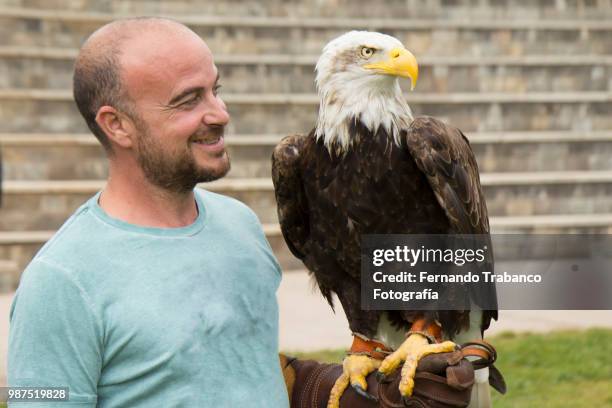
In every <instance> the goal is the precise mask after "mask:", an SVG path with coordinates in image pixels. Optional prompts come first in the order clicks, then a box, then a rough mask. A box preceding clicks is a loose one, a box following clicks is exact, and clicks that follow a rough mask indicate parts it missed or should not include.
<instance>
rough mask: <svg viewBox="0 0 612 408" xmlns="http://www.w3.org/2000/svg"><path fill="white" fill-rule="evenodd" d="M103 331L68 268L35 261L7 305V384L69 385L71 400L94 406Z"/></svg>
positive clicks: (51, 404)
mask: <svg viewBox="0 0 612 408" xmlns="http://www.w3.org/2000/svg"><path fill="white" fill-rule="evenodd" d="M103 336H104V332H103V327H102V323H101V320H100V318H99V316H96V313H95V310H94V308H93V307H92V304H91V300H90V299H89V297H88V295H87V293H85V292H84V290H83V288H81V287H80V285H79V284H78V282H76V281H75V280H74V279H73V278H72V277H71V274H70V273H68V272H67V271H65V270H63V269H62V268H61V267H59V266H57V265H52V264H49V263H47V262H45V261H44V260H35V261H33V262H32V263H31V264H30V265H29V266H28V268H27V269H26V271H25V272H24V273H23V275H22V278H21V282H20V285H19V288H18V290H17V294H16V296H15V299H14V300H13V305H12V307H11V313H10V331H9V352H8V383H9V386H10V387H69V401H70V403H69V406H79V407H95V406H96V399H97V395H96V394H97V392H96V390H97V384H98V378H99V375H100V371H101V368H102V350H103V346H102V345H103ZM64 404H66V405H68V404H67V403H63V404H62V403H60V404H58V403H53V402H51V403H49V406H50V407H59V406H64ZM36 406H37V407H40V406H42V405H39V404H36Z"/></svg>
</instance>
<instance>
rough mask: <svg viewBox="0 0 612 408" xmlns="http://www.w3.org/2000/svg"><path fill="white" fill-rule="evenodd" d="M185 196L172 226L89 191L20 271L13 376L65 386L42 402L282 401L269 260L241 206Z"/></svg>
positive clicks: (55, 407) (16, 381)
mask: <svg viewBox="0 0 612 408" xmlns="http://www.w3.org/2000/svg"><path fill="white" fill-rule="evenodd" d="M195 195H196V202H197V206H198V211H199V215H198V218H197V220H196V221H195V222H194V223H193V224H191V225H189V226H187V227H183V228H169V229H164V228H144V227H138V226H135V225H131V224H128V223H125V222H123V221H120V220H118V219H114V218H111V217H110V216H108V215H107V214H106V213H105V212H104V211H103V210H102V208H101V207H100V206H99V205H98V196H99V193H98V194H97V195H96V196H94V197H93V198H91V199H90V200H89V201H88V202H87V203H85V204H84V205H83V206H82V207H81V208H79V209H78V210H77V211H76V213H75V214H74V215H73V216H72V217H70V219H69V220H68V221H67V222H66V223H65V224H64V226H62V228H61V229H60V230H59V231H58V233H57V234H56V235H55V236H54V237H53V238H52V239H51V240H50V241H49V242H48V243H47V244H46V245H45V246H44V247H43V248H42V249H41V251H40V252H39V253H38V254H37V255H36V257H35V258H34V260H33V261H32V262H31V263H30V265H29V266H28V267H27V269H26V270H25V271H24V273H23V275H22V278H21V282H20V285H19V288H18V290H17V293H16V296H15V299H14V301H13V305H12V308H11V316H10V319H11V320H10V321H11V326H10V333H9V357H8V382H9V385H10V386H13V387H16V386H55V387H65V386H67V387H69V388H70V402H69V403H57V402H54V403H48V404H47V405H44V406H49V407H52V408H59V407H62V406H70V407H72V406H79V407H94V406H98V407H104V408H106V407H108V408H111V407H113V408H114V407H130V408H137V407H147V408H151V407H197V408H204V407H215V408H217V407H232V408H234V407H265V408H273V407H287V406H288V398H287V391H286V388H285V384H284V381H283V377H282V373H281V370H280V365H279V360H278V304H277V300H276V290H277V288H278V285H279V283H280V268H279V265H278V263H277V261H276V259H275V257H274V255H273V253H272V251H271V249H270V246H269V244H268V242H267V241H266V238H265V236H264V233H263V231H262V229H261V225H260V223H259V221H258V219H257V217H256V216H255V214H254V213H253V212H252V211H251V210H250V209H249V208H248V207H246V206H245V205H244V204H242V203H240V202H239V201H236V200H234V199H232V198H228V197H225V196H222V195H219V194H215V193H212V192H209V191H206V190H196V194H195ZM26 405H28V404H26ZM11 406H24V404H22V403H19V404H13V405H11ZM33 406H36V407H40V406H43V405H42V404H35V405H33Z"/></svg>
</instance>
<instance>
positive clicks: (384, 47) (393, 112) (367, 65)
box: [315, 31, 419, 154]
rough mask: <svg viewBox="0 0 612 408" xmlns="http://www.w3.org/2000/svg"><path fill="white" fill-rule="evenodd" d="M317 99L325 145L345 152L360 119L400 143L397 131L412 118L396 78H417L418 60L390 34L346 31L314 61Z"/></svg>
mask: <svg viewBox="0 0 612 408" xmlns="http://www.w3.org/2000/svg"><path fill="white" fill-rule="evenodd" d="M316 72H317V75H316V84H317V91H318V93H319V98H320V106H319V118H318V121H317V127H316V130H315V136H316V137H317V139H321V138H323V141H324V144H325V146H326V147H327V149H328V150H329V151H330V152H332V151H335V152H336V153H340V154H342V153H345V152H346V151H347V150H348V149H349V148H350V146H351V142H352V138H351V135H350V134H349V126H350V124H351V122H352V121H356V120H360V121H361V122H362V123H363V124H364V125H365V126H366V127H367V128H368V129H369V130H370V131H372V132H376V131H377V130H378V128H379V127H380V126H382V127H384V129H385V130H386V131H387V133H388V134H389V135H392V137H393V139H394V141H395V144H397V145H399V144H400V141H399V133H400V130H401V129H406V128H407V127H408V126H409V125H410V122H412V112H411V110H410V107H409V106H408V104H407V103H406V100H405V99H404V97H403V95H402V91H401V89H400V86H399V78H410V79H411V80H412V89H414V86H415V85H416V81H417V79H418V75H419V74H418V65H417V62H416V58H415V57H414V56H413V55H412V54H411V53H410V52H409V51H408V50H406V49H405V48H404V46H403V45H402V43H401V42H400V41H399V40H397V39H396V38H394V37H391V36H390V35H386V34H381V33H376V32H370V31H350V32H348V33H346V34H343V35H341V36H340V37H338V38H336V39H334V40H332V41H330V42H329V43H328V44H327V45H326V46H325V47H324V48H323V54H322V55H321V57H320V58H319V60H318V61H317V66H316Z"/></svg>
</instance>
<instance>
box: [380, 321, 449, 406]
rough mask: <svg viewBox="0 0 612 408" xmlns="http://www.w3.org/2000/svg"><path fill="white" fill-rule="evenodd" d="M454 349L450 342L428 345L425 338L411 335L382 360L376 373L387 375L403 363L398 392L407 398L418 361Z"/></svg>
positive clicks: (410, 393) (412, 385)
mask: <svg viewBox="0 0 612 408" xmlns="http://www.w3.org/2000/svg"><path fill="white" fill-rule="evenodd" d="M455 347H456V345H455V343H453V342H452V341H445V342H443V343H437V344H429V341H428V339H427V338H426V337H425V336H423V335H421V334H419V333H413V334H411V335H410V336H409V337H408V338H407V339H406V341H404V343H402V345H401V346H400V347H399V348H398V349H397V350H396V351H394V352H393V353H391V354H390V355H388V356H387V357H386V358H385V359H384V360H383V362H382V363H381V365H380V367H379V368H378V371H379V373H381V374H382V375H383V376H386V375H389V374H391V373H392V372H393V371H395V369H396V368H397V367H398V366H399V365H400V364H402V362H403V366H402V372H401V378H400V383H399V390H400V393H401V394H402V396H405V397H409V396H411V395H412V390H413V389H414V375H415V373H416V367H417V365H418V363H419V360H420V359H421V358H422V357H425V356H426V355H429V354H433V353H445V352H448V351H453V350H454V349H455Z"/></svg>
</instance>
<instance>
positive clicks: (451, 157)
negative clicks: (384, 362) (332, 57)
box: [272, 117, 496, 337]
mask: <svg viewBox="0 0 612 408" xmlns="http://www.w3.org/2000/svg"><path fill="white" fill-rule="evenodd" d="M400 136H401V137H400V140H401V143H402V145H401V146H397V145H395V143H394V142H393V138H392V137H391V136H390V135H388V134H387V133H386V132H385V131H384V129H382V128H380V129H379V130H378V131H377V133H376V134H373V133H372V132H370V131H369V130H368V129H366V128H365V127H364V126H363V125H361V123H360V122H359V121H355V125H354V126H353V128H352V129H351V137H352V145H351V148H350V149H348V150H347V151H346V152H345V153H344V154H336V153H330V152H329V151H328V149H327V148H326V147H325V146H324V145H323V143H322V142H320V141H317V140H316V139H315V136H314V132H311V133H310V134H309V135H308V136H300V135H294V136H288V137H286V138H284V139H283V140H282V141H281V142H280V143H279V145H278V146H277V147H276V149H275V151H274V154H273V158H272V162H273V164H272V176H273V181H274V186H275V191H276V199H277V203H278V215H279V220H280V225H281V230H282V232H283V236H284V238H285V240H286V241H287V244H288V246H289V248H290V250H291V251H292V252H293V254H294V255H295V256H297V257H298V258H300V259H301V260H302V261H303V262H304V264H305V265H306V267H307V268H308V269H309V270H310V271H311V272H312V273H313V274H314V277H315V278H316V281H317V283H318V285H319V288H320V290H321V292H322V293H323V295H324V296H325V297H326V298H327V300H328V302H330V304H331V303H332V298H331V296H332V293H336V294H337V295H338V298H339V300H340V302H341V303H342V306H343V308H344V311H345V313H346V315H347V317H348V320H349V326H350V328H351V330H352V331H354V332H358V333H361V334H364V335H366V336H368V337H373V336H374V335H375V333H376V330H377V327H378V323H379V319H380V314H381V312H380V311H364V310H361V307H360V298H361V289H360V270H361V269H360V268H361V265H360V261H361V257H360V237H361V235H363V234H451V233H454V234H483V233H484V234H486V233H488V232H489V224H488V217H487V209H486V205H485V201H484V197H483V193H482V189H481V186H480V181H479V176H478V167H477V165H476V161H475V159H474V154H473V152H472V150H471V148H470V146H469V143H468V141H467V139H466V138H465V136H463V134H462V133H461V132H460V131H459V130H457V129H455V128H451V127H449V126H447V125H445V124H444V123H442V122H440V121H438V120H436V119H433V118H428V117H422V118H417V119H416V120H414V121H413V123H412V124H411V126H410V127H409V128H408V129H406V130H403V131H402V132H401V134H400ZM493 290H494V289H493ZM468 313H469V311H465V312H458V311H439V312H438V313H437V314H435V315H434V314H432V313H430V314H429V316H428V317H431V318H436V319H438V320H439V321H440V322H441V323H442V327H443V329H444V330H445V332H447V335H449V336H452V335H454V334H455V333H456V332H457V330H459V329H460V328H461V326H462V325H464V324H466V322H467V321H468V320H469V318H468ZM418 314H422V312H412V311H393V312H389V317H390V319H391V321H392V322H394V323H395V324H397V325H398V326H400V327H401V328H408V327H409V324H410V322H412V321H413V320H414V319H415V318H416V317H417V316H418ZM492 317H493V318H496V312H494V311H490V312H485V313H484V316H483V326H482V329H485V328H486V327H487V326H488V324H489V321H490V319H491V318H492Z"/></svg>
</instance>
